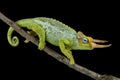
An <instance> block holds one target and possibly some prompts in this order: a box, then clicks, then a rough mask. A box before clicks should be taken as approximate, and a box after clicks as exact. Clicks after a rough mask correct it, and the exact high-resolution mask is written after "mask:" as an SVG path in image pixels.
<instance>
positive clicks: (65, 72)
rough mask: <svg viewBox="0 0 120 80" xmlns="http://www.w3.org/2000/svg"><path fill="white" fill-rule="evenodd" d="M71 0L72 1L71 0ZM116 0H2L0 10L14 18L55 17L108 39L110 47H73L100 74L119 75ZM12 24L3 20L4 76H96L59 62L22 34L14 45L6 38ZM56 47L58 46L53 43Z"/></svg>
mask: <svg viewBox="0 0 120 80" xmlns="http://www.w3.org/2000/svg"><path fill="white" fill-rule="evenodd" d="M70 2H71V3H70ZM117 7H118V5H117V3H113V2H72V1H67V2H65V1H56V2H55V1H53V2H48V1H43V2H38V1H28V2H27V1H26V2H25V0H24V1H21V0H20V1H12V0H10V1H9V0H8V1H7V0H3V1H2V0H1V1H0V11H1V12H2V13H3V14H5V15H6V16H7V17H8V18H10V19H12V20H13V21H16V20H19V19H23V18H32V17H50V18H55V19H57V20H59V21H61V22H63V23H65V24H67V25H69V26H70V27H72V28H74V29H75V30H76V31H79V30H80V31H82V32H83V33H84V34H85V35H88V36H92V37H93V38H97V39H106V40H108V41H109V43H111V44H112V46H111V47H109V48H104V49H94V50H92V51H72V52H73V55H74V58H75V61H76V63H78V64H80V65H81V66H84V67H86V68H88V69H90V70H93V71H95V72H97V73H100V74H111V75H114V76H117V77H120V63H119V60H120V58H119V57H120V56H119V55H118V54H119V53H120V51H119V45H120V44H119V39H118V38H119V31H118V30H119V29H118V25H117V23H118V21H117V20H118V16H117V14H118V10H117ZM8 28H9V26H8V25H6V24H5V23H4V22H3V21H0V59H1V60H0V66H1V71H0V72H1V73H2V75H3V76H4V78H10V79H13V78H15V79H16V78H17V79H20V78H22V79H23V78H24V79H25V78H26V79H28V78H37V79H47V78H49V79H67V80H73V79H74V80H93V79H92V78H89V77H88V76H85V75H83V74H81V73H79V72H77V71H74V70H73V69H70V68H68V67H67V66H66V65H64V64H62V63H60V62H58V61H57V60H55V59H54V58H52V57H51V56H49V55H47V54H46V53H45V52H44V51H39V50H38V49H37V46H35V45H34V44H32V43H28V44H25V43H24V42H23V41H24V38H22V37H21V36H20V35H19V34H18V33H14V34H15V35H17V36H18V37H19V38H20V44H19V46H18V47H15V48H14V47H11V46H10V45H9V44H8V42H7V38H6V34H7V30H8ZM47 46H49V47H51V48H52V49H54V50H55V51H57V52H59V53H61V52H60V50H59V48H58V47H55V46H53V45H50V44H49V43H48V44H47Z"/></svg>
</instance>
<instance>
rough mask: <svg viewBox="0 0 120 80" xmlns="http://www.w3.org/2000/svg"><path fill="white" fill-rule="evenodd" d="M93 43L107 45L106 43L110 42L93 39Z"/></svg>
mask: <svg viewBox="0 0 120 80" xmlns="http://www.w3.org/2000/svg"><path fill="white" fill-rule="evenodd" d="M92 42H95V43H106V42H108V41H107V40H98V39H93V40H92Z"/></svg>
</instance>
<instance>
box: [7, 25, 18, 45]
mask: <svg viewBox="0 0 120 80" xmlns="http://www.w3.org/2000/svg"><path fill="white" fill-rule="evenodd" d="M13 32H14V29H13V28H12V27H10V28H9V29H8V32H7V39H8V42H9V44H10V45H11V46H13V47H16V46H18V44H19V39H18V37H17V36H13V37H12V34H13Z"/></svg>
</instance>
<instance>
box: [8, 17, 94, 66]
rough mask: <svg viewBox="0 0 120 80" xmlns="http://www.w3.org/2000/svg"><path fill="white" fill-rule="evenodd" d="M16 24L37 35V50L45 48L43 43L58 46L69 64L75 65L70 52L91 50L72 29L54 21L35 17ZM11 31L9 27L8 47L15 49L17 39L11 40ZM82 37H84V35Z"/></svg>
mask: <svg viewBox="0 0 120 80" xmlns="http://www.w3.org/2000/svg"><path fill="white" fill-rule="evenodd" d="M16 23H17V24H18V25H19V26H20V27H24V28H27V29H29V30H31V31H33V32H35V33H36V34H37V36H38V38H39V46H38V49H39V50H43V49H44V48H45V41H47V42H49V43H51V44H52V45H55V46H59V47H60V50H61V52H62V53H63V54H64V55H65V56H66V57H67V58H68V59H69V60H70V64H74V63H75V61H74V58H73V55H72V52H71V50H91V49H93V48H92V47H91V45H90V44H89V42H88V43H85V44H84V43H81V40H80V39H78V37H77V36H78V33H77V32H76V31H75V30H74V29H72V28H70V27H68V26H67V25H65V24H63V23H62V22H60V21H57V20H55V19H52V18H45V17H37V18H28V19H21V20H18V21H16ZM13 31H14V29H13V28H12V27H10V28H9V30H8V33H7V38H8V42H9V43H10V45H12V46H14V47H16V46H18V44H19V39H18V38H17V37H16V36H15V37H13V38H12V33H13ZM82 36H83V37H86V36H85V35H84V34H82Z"/></svg>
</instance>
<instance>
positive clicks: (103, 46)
mask: <svg viewBox="0 0 120 80" xmlns="http://www.w3.org/2000/svg"><path fill="white" fill-rule="evenodd" d="M91 44H92V47H93V48H106V47H110V46H111V44H108V45H100V44H96V43H93V42H92V43H91Z"/></svg>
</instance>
